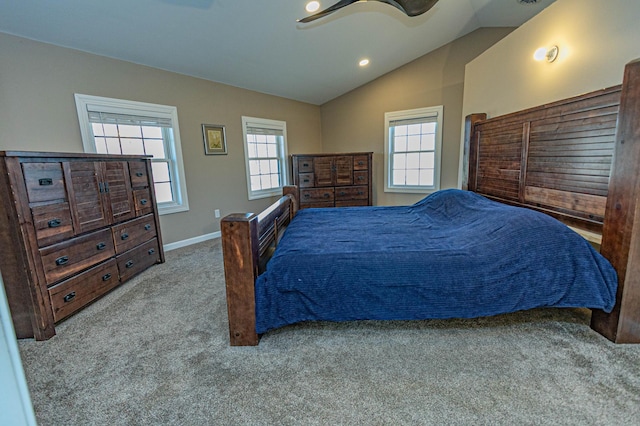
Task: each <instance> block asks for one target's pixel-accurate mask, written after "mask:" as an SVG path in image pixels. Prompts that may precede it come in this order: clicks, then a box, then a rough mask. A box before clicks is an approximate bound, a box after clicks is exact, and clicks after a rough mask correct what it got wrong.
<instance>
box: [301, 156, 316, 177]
mask: <svg viewBox="0 0 640 426" xmlns="http://www.w3.org/2000/svg"><path fill="white" fill-rule="evenodd" d="M310 172H313V157H299V158H298V173H310Z"/></svg>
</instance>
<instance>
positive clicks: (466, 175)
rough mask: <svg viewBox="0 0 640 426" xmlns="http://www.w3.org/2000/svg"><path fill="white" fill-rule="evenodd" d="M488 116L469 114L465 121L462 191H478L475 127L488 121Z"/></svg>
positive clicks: (476, 136)
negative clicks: (478, 123)
mask: <svg viewBox="0 0 640 426" xmlns="http://www.w3.org/2000/svg"><path fill="white" fill-rule="evenodd" d="M486 119H487V114H485V113H478V114H469V115H467V116H466V117H465V119H464V147H463V152H462V189H464V190H468V191H473V192H475V190H476V181H477V173H478V164H477V163H478V135H477V134H476V132H475V130H474V129H475V125H476V123H477V122H478V121H482V120H486Z"/></svg>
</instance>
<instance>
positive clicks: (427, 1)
mask: <svg viewBox="0 0 640 426" xmlns="http://www.w3.org/2000/svg"><path fill="white" fill-rule="evenodd" d="M378 1H382V2H383V3H387V4H390V5H392V6H395V7H397V8H398V9H400V10H402V11H403V12H404V13H406V14H407V16H418V15H422V14H423V13H426V12H428V11H429V10H430V9H431V8H432V7H433V6H435V4H436V3H438V0H378Z"/></svg>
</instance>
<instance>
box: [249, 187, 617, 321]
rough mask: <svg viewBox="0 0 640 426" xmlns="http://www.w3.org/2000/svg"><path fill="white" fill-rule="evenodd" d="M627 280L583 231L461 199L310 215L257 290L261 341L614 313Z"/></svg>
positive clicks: (457, 193) (453, 193)
mask: <svg viewBox="0 0 640 426" xmlns="http://www.w3.org/2000/svg"><path fill="white" fill-rule="evenodd" d="M616 287H617V277H616V273H615V270H614V269H613V268H612V266H611V264H610V263H609V262H608V261H607V260H606V259H605V258H604V257H602V256H601V255H600V254H599V253H598V252H596V251H595V250H594V249H593V248H592V247H591V245H590V244H589V243H588V242H587V241H586V240H585V239H583V238H582V237H581V236H579V235H578V234H576V233H575V232H574V231H572V230H571V229H569V228H568V227H566V226H565V225H563V224H562V223H560V222H558V221H557V220H555V219H553V218H551V217H549V216H547V215H544V214H542V213H539V212H535V211H533V210H529V209H524V208H519V207H513V206H507V205H504V204H500V203H497V202H494V201H491V200H488V199H486V198H484V197H482V196H480V195H478V194H475V193H472V192H467V191H461V190H455V189H451V190H443V191H439V192H436V193H434V194H432V195H430V196H428V197H426V198H425V199H423V200H422V201H420V202H418V203H416V204H414V205H412V206H401V207H354V208H333V209H305V210H301V211H299V212H298V213H297V215H296V216H295V218H294V220H293V221H292V223H291V224H290V226H289V228H288V229H287V230H286V232H285V233H284V236H283V237H282V240H281V241H280V244H279V246H278V248H277V249H276V251H275V254H274V256H273V258H272V259H271V260H270V261H269V263H268V265H267V270H266V271H265V272H264V273H263V274H261V275H260V276H259V277H258V279H257V281H256V296H255V297H256V331H257V332H258V333H264V332H266V331H268V330H270V329H273V328H277V327H281V326H284V325H287V324H293V323H296V322H299V321H305V320H327V321H347V320H361V319H377V320H389V319H404V320H409V319H431V318H473V317H480V316H490V315H496V314H501V313H507V312H514V311H519V310H524V309H531V308H535V307H544V306H555V307H587V308H599V309H603V310H605V311H607V312H609V311H610V310H611V309H612V308H613V305H614V303H615V294H616Z"/></svg>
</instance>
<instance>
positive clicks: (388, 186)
mask: <svg viewBox="0 0 640 426" xmlns="http://www.w3.org/2000/svg"><path fill="white" fill-rule="evenodd" d="M443 112H444V107H443V106H442V105H438V106H433V107H426V108H416V109H410V110H403V111H393V112H387V113H385V114H384V130H385V136H384V144H385V149H384V192H399V193H409V194H426V193H431V192H435V191H438V190H439V189H440V174H441V164H442V123H443ZM420 118H425V119H433V118H436V120H435V122H436V134H435V161H434V172H433V173H434V176H433V185H394V184H393V183H392V182H393V181H392V178H393V155H392V153H393V145H392V144H393V140H392V139H391V126H390V124H391V123H392V122H394V121H399V120H412V119H420Z"/></svg>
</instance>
